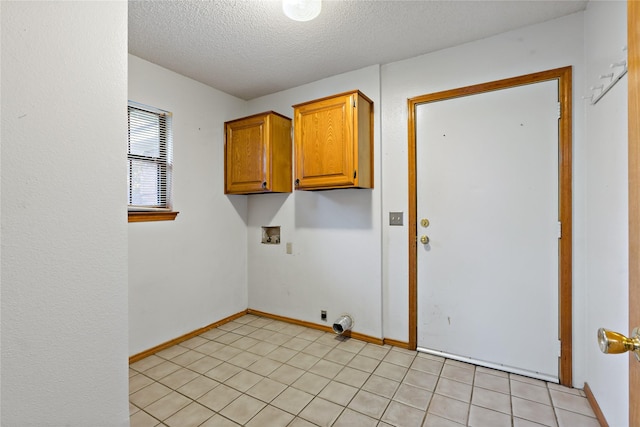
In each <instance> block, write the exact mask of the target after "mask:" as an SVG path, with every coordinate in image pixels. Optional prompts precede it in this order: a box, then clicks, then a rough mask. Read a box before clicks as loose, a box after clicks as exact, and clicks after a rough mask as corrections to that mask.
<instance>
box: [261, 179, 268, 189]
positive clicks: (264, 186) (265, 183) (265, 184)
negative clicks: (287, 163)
mask: <svg viewBox="0 0 640 427" xmlns="http://www.w3.org/2000/svg"><path fill="white" fill-rule="evenodd" d="M265 188H267V181H263V182H262V189H263V190H264V189H265Z"/></svg>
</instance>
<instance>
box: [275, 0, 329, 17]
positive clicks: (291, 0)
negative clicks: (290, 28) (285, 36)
mask: <svg viewBox="0 0 640 427" xmlns="http://www.w3.org/2000/svg"><path fill="white" fill-rule="evenodd" d="M321 9H322V0H282V11H283V12H284V14H285V15H287V17H289V18H291V19H293V20H294V21H311V20H312V19H314V18H316V17H317V16H318V15H320V10H321Z"/></svg>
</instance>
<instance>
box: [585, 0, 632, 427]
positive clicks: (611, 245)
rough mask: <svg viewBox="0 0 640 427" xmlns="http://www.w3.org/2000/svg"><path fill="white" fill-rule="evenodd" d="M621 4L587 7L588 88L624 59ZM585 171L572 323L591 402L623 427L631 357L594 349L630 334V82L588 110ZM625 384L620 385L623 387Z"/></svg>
mask: <svg viewBox="0 0 640 427" xmlns="http://www.w3.org/2000/svg"><path fill="white" fill-rule="evenodd" d="M626 18H627V13H626V2H590V3H589V5H588V8H587V11H586V13H585V31H584V38H585V47H586V65H587V67H586V81H585V84H584V86H583V88H584V89H583V91H584V94H590V93H591V91H590V90H589V87H590V86H594V85H597V84H601V83H607V82H608V81H607V80H601V79H600V78H599V76H600V75H602V74H607V73H610V72H612V71H615V72H616V74H617V73H618V72H619V71H620V69H616V70H612V69H611V68H610V67H609V66H610V64H611V63H614V62H618V61H620V60H621V59H623V58H625V57H626V53H625V52H623V51H622V47H623V46H626V44H627V21H626ZM583 105H584V107H583V108H584V109H585V110H586V133H585V139H584V143H585V145H586V149H587V160H586V161H587V164H586V172H587V173H586V181H587V197H586V203H585V208H586V227H585V231H586V233H585V234H586V239H585V240H586V249H587V253H586V258H587V264H586V282H585V284H584V285H585V293H586V303H585V304H586V315H585V316H584V317H582V318H576V322H579V323H580V324H584V327H585V330H584V333H585V334H586V337H585V342H586V348H585V349H584V351H585V356H586V373H585V379H586V381H587V382H588V383H589V386H590V388H591V390H592V391H593V394H594V395H595V397H596V399H597V400H598V404H599V405H600V407H601V408H602V410H603V412H604V414H605V417H606V418H607V421H608V423H609V425H611V426H616V427H618V426H620V427H623V426H627V425H628V413H629V406H628V404H629V397H628V390H627V389H626V388H625V387H614V386H612V384H613V383H617V381H613V379H623V378H627V377H628V373H629V365H628V359H629V356H628V355H627V354H625V355H605V354H602V353H601V352H600V350H599V349H598V345H597V341H596V331H597V330H598V328H600V327H606V328H609V329H613V330H616V331H619V332H622V333H625V334H627V333H628V332H630V331H629V330H628V305H629V304H628V280H629V277H628V225H627V224H628V223H627V220H628V212H627V208H628V203H627V201H628V196H627V190H628V185H627V179H628V175H627V170H628V168H627V139H628V135H627V77H626V76H625V77H623V78H622V80H620V81H619V82H618V83H617V84H616V85H615V86H614V87H613V88H612V89H611V90H610V91H609V92H608V93H607V94H606V95H605V96H604V97H603V98H602V99H601V100H600V101H599V102H598V103H597V104H595V105H591V104H590V103H589V102H585V103H584V104H583ZM622 383H623V384H624V381H622Z"/></svg>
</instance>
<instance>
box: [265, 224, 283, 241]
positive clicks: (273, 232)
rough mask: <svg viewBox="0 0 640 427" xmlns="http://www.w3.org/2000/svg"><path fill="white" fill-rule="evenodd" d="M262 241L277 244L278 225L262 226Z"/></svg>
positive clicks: (278, 236)
mask: <svg viewBox="0 0 640 427" xmlns="http://www.w3.org/2000/svg"><path fill="white" fill-rule="evenodd" d="M262 243H264V244H266V245H279V244H280V226H279V225H278V226H275V227H262Z"/></svg>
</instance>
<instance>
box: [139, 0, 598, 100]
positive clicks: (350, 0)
mask: <svg viewBox="0 0 640 427" xmlns="http://www.w3.org/2000/svg"><path fill="white" fill-rule="evenodd" d="M586 3H587V1H578V0H562V1H539V0H538V1H526V0H516V1H481V0H474V1H453V0H447V1H437V0H423V1H415V0H414V1H402V0H392V1H383V0H341V1H339V0H324V1H323V3H322V12H321V13H320V16H319V17H318V18H316V19H315V20H313V21H309V22H295V21H292V20H290V19H288V18H286V17H285V16H284V14H283V13H282V5H281V2H280V1H277V0H214V1H194V0H172V1H157V0H156V1H152V0H148V1H140V0H129V52H130V53H131V54H133V55H135V56H138V57H140V58H143V59H146V60H148V61H150V62H153V63H155V64H158V65H161V66H163V67H165V68H168V69H170V70H173V71H175V72H177V73H180V74H182V75H185V76H187V77H190V78H193V79H195V80H197V81H200V82H202V83H205V84H207V85H209V86H212V87H214V88H216V89H219V90H222V91H224V92H227V93H229V94H231V95H235V96H237V97H239V98H242V99H253V98H256V97H259V96H262V95H267V94H270V93H274V92H278V91H281V90H284V89H289V88H292V87H295V86H299V85H301V84H305V83H309V82H312V81H316V80H320V79H322V78H325V77H329V76H333V75H336V74H340V73H343V72H347V71H351V70H356V69H359V68H363V67H366V66H369V65H373V64H385V63H389V62H394V61H398V60H401V59H406V58H411V57H414V56H417V55H421V54H425V53H429V52H433V51H436V50H440V49H444V48H447V47H451V46H455V45H459V44H462V43H466V42H469V41H473V40H478V39H481V38H485V37H489V36H491V35H494V34H498V33H502V32H505V31H509V30H512V29H515V28H519V27H523V26H526V25H530V24H534V23H538V22H543V21H547V20H549V19H553V18H556V17H560V16H564V15H568V14H571V13H574V12H577V11H581V10H584V9H585V7H586Z"/></svg>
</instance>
